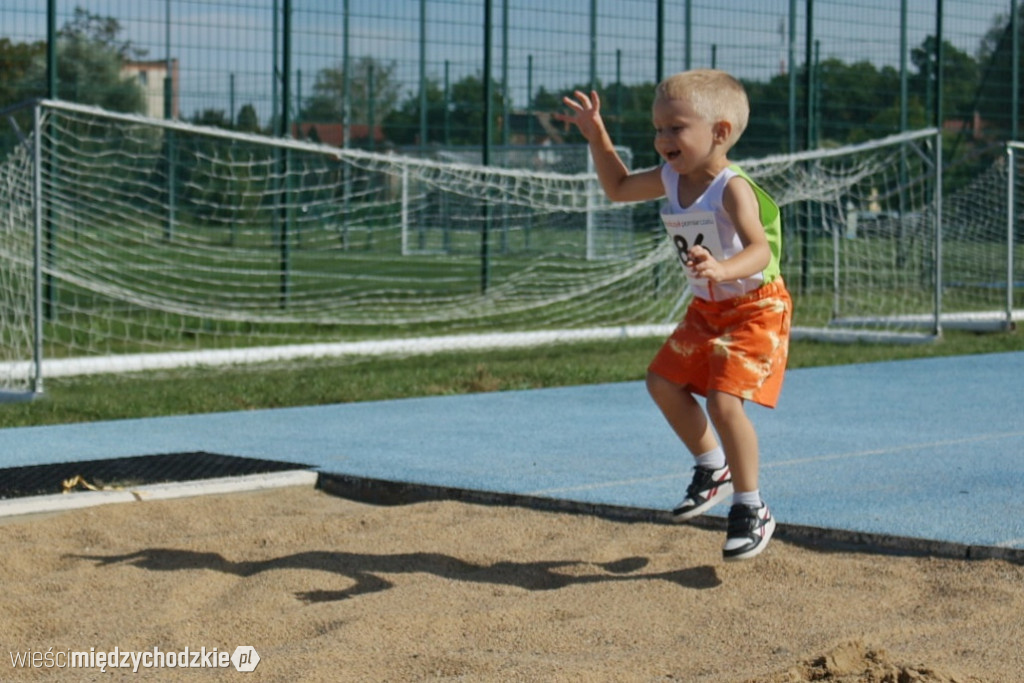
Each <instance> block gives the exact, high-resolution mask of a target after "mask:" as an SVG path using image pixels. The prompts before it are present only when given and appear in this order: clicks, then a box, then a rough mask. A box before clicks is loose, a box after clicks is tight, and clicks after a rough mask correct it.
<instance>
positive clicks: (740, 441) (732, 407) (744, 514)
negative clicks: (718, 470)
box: [708, 391, 775, 560]
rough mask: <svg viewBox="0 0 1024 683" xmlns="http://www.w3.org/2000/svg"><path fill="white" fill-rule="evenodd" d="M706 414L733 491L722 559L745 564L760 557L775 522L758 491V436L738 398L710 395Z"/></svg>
mask: <svg viewBox="0 0 1024 683" xmlns="http://www.w3.org/2000/svg"><path fill="white" fill-rule="evenodd" d="M708 414H709V415H710V416H711V421H712V423H713V424H714V425H715V430H716V431H717V432H718V435H719V437H720V438H721V439H722V446H723V449H724V450H725V454H726V459H727V460H728V462H729V468H730V469H731V470H732V473H733V475H732V476H733V485H734V487H735V493H734V494H733V505H732V507H731V508H730V509H729V524H728V531H727V533H726V538H725V545H724V546H723V548H722V555H723V557H724V558H725V559H726V560H746V559H749V558H752V557H756V556H757V555H759V554H760V553H761V551H763V550H764V548H765V546H766V545H768V541H770V540H771V537H772V534H773V533H774V532H775V518H774V517H773V516H772V513H771V511H770V510H769V509H768V506H767V505H765V504H764V502H763V501H762V500H761V498H760V490H759V489H758V469H759V460H760V456H759V453H758V444H757V432H756V431H755V430H754V425H753V423H752V422H751V421H750V418H749V417H747V414H746V411H745V410H744V409H743V399H741V398H739V397H738V396H733V395H731V394H726V393H723V392H720V391H711V392H709V394H708Z"/></svg>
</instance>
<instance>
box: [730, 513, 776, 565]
mask: <svg viewBox="0 0 1024 683" xmlns="http://www.w3.org/2000/svg"><path fill="white" fill-rule="evenodd" d="M762 528H763V529H764V536H762V537H761V540H760V541H759V542H758V543H757V544H756V545H754V546H751V548H750V550H747V551H745V552H742V553H739V554H736V555H725V554H723V555H722V559H723V560H725V561H726V562H740V561H741V560H749V559H752V558H754V557H757V556H758V555H760V554H761V553H762V552H764V549H765V548H766V547H768V541H770V540H772V536H773V535H774V534H775V516H774V515H772V517H771V518H770V519H769V520H768V522H767V523H766V524H765V525H764V527H762ZM723 553H724V551H723Z"/></svg>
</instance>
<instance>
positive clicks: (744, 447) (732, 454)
mask: <svg viewBox="0 0 1024 683" xmlns="http://www.w3.org/2000/svg"><path fill="white" fill-rule="evenodd" d="M707 405H708V414H709V415H710V417H711V422H712V424H714V426H715V431H716V432H718V437H719V438H720V439H721V440H722V449H723V450H724V451H725V458H726V460H727V461H728V463H729V469H731V470H732V483H733V487H734V488H735V489H736V490H737V491H756V490H757V488H758V467H759V464H760V458H759V453H758V444H757V432H756V431H754V424H753V423H752V422H751V421H750V418H749V417H747V413H746V410H744V406H743V399H742V398H740V397H738V396H733V395H732V394H726V393H723V392H720V391H710V392H708V402H707Z"/></svg>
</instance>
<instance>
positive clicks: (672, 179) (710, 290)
mask: <svg viewBox="0 0 1024 683" xmlns="http://www.w3.org/2000/svg"><path fill="white" fill-rule="evenodd" d="M738 175H740V174H739V173H738V172H737V171H736V170H734V169H732V168H726V169H724V170H723V171H722V172H721V173H719V174H718V175H717V176H715V179H714V180H712V181H711V184H710V185H708V188H707V189H706V190H704V193H703V194H702V195H701V196H700V197H698V198H697V200H696V201H694V202H693V204H691V205H690V206H688V207H686V208H683V206H681V205H680V204H679V174H678V173H676V172H675V171H674V170H672V169H671V168H670V167H669V166H668V165H665V166H662V167H661V182H662V184H664V186H665V197H666V198H667V199H668V202H667V203H666V205H665V206H664V207H662V209H661V219H662V221H663V222H664V224H665V229H666V230H667V231H668V234H669V238H670V239H671V240H672V242H673V245H674V247H675V249H676V251H677V252H678V254H679V262H680V265H682V266H683V272H685V273H686V279H687V281H688V282H689V284H690V290H691V291H692V292H693V295H694V296H697V297H700V298H701V299H704V300H706V301H724V300H725V299H731V298H733V297H736V296H740V295H742V294H746V293H747V292H752V291H754V290H755V289H757V288H758V287H760V286H761V285H762V284H764V273H755V274H754V275H752V276H750V277H745V278H742V279H739V280H726V281H724V282H719V283H716V284H714V285H712V284H711V283H710V282H709V281H708V280H707V279H706V278H697V277H693V275H691V271H690V269H689V268H687V267H686V264H685V261H686V252H687V251H688V250H689V249H690V247H693V246H695V245H697V244H700V245H701V246H703V247H704V248H705V249H707V250H708V251H709V252H711V255H712V256H714V257H715V258H716V259H719V260H724V259H727V258H730V257H732V256H735V255H736V254H738V253H740V252H741V251H742V250H743V243H742V242H741V241H740V236H739V233H737V232H736V226H735V225H733V222H732V220H731V219H730V218H729V214H728V213H727V212H726V211H725V209H724V208H723V207H722V195H723V193H724V192H725V186H726V183H728V182H729V181H730V180H731V179H732V178H734V177H736V176H738Z"/></svg>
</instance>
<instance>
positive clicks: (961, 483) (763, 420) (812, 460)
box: [0, 352, 1024, 549]
mask: <svg viewBox="0 0 1024 683" xmlns="http://www.w3.org/2000/svg"><path fill="white" fill-rule="evenodd" d="M750 414H751V417H752V419H753V420H754V422H755V424H756V426H757V429H758V433H759V437H760V443H761V449H762V473H761V490H762V493H763V494H764V496H765V499H766V500H767V501H768V502H769V503H770V504H771V506H772V509H773V511H774V512H775V515H776V517H777V518H778V519H779V521H780V523H781V524H782V525H784V526H785V525H786V524H791V525H801V526H808V527H820V528H826V529H835V530H843V531H847V532H857V533H866V534H878V535H884V536H893V537H906V538H911V539H925V540H931V541H938V542H948V543H955V544H965V545H969V546H984V547H994V548H1004V549H1024V352H1018V353H1001V354H991V355H981V356H964V357H955V358H941V359H928V360H913V361H900V362H886V363H871V364H862V365H851V366H842V367H830V368H815V369H801V370H791V371H790V372H789V373H788V374H787V377H786V384H785V387H784V389H783V393H782V400H781V402H780V404H779V408H778V409H777V410H774V411H772V410H767V409H763V408H760V407H757V406H753V407H751V413H750ZM186 451H208V452H211V453H222V454H227V455H237V456H245V457H255V458H267V459H273V460H284V461H292V462H296V463H304V464H312V465H315V466H316V467H317V468H318V469H319V470H320V471H321V472H324V473H328V474H341V475H348V476H351V477H367V478H372V479H383V480H388V481H398V482H410V483H414V484H421V485H426V486H438V487H446V488H456V489H472V490H478V491H488V492H495V493H499V494H504V493H509V494H517V495H524V496H537V497H541V498H551V499H557V500H562V501H579V502H581V503H586V504H596V505H610V506H622V507H626V508H639V509H654V510H663V509H666V508H669V507H671V506H672V505H673V504H674V503H676V502H677V501H678V500H679V499H680V498H681V497H682V492H683V490H684V489H685V487H686V485H687V483H688V482H689V478H690V474H691V470H690V468H691V466H692V462H691V460H690V458H689V456H688V455H687V454H686V453H685V452H684V451H683V450H682V447H681V446H680V445H679V444H678V442H677V441H676V439H675V437H674V436H673V435H672V434H671V432H670V430H669V428H668V426H667V425H666V424H665V423H664V421H663V420H662V418H661V415H660V414H659V413H658V410H657V409H656V407H655V406H654V404H653V403H652V402H651V400H650V399H649V398H648V396H647V395H646V392H645V390H644V387H643V384H642V383H640V382H628V383H618V384H604V385H594V386H582V387H571V388H559V389H542V390H532V391H513V392H501V393H489V394H477V395H469V396H451V397H439V398H418V399H406V400H399V401H383V402H372V403H358V404H341V405H327V406H316V407H308V408H287V409H277V410H260V411H247V412H236V413H218V414H212V415H197V416H180V417H165V418H151V419H140V420H122V421H111V422H97V423H88V424H76V425H62V426H54V427H27V428H15V429H3V430H0V468H2V467H16V466H23V465H36V464H44V463H56V462H67V461H78V460H92V459H98V458H113V457H123V456H134V455H150V454H160V453H176V452H186ZM725 512H726V506H721V507H719V508H718V509H716V510H715V511H713V513H712V514H713V515H717V516H721V515H724V514H725Z"/></svg>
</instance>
